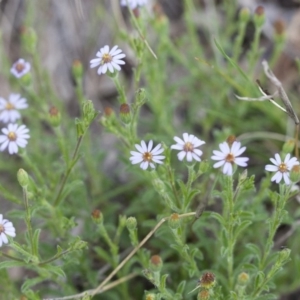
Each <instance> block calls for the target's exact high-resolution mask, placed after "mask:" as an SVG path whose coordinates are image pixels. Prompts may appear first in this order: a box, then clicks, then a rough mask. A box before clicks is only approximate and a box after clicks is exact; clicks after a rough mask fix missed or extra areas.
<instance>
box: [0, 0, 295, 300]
mask: <svg viewBox="0 0 300 300" xmlns="http://www.w3.org/2000/svg"><path fill="white" fill-rule="evenodd" d="M259 5H263V6H264V9H265V10H264V16H263V17H264V22H263V23H264V24H263V25H262V26H261V27H260V26H257V25H256V24H255V21H254V18H255V17H254V16H255V9H256V8H257V6H259ZM299 6H300V4H299V3H298V2H297V1H292V0H286V1H279V0H277V1H275V0H274V1H267V0H265V1H255V0H247V1H243V0H240V1H237V0H236V1H225V0H223V1H221V0H219V1H212V0H199V1H197V0H184V1H183V0H157V1H150V0H149V3H148V5H147V7H146V8H145V9H144V8H143V9H142V10H141V11H140V17H139V18H140V23H141V26H142V28H143V32H144V34H145V37H146V39H147V41H148V43H149V44H150V46H151V48H152V49H153V50H154V52H155V53H156V55H157V57H158V58H157V59H155V58H154V57H153V56H152V55H151V53H150V52H149V51H148V50H147V49H146V48H145V47H144V46H143V43H141V41H140V40H139V38H138V35H137V32H136V30H135V29H134V28H133V26H132V24H131V22H130V14H129V12H128V10H127V9H126V8H121V7H120V6H119V1H118V0H111V1H104V0H100V1H99V0H84V1H82V0H72V1H71V0H69V1H68V0H65V1H56V0H47V1H38V0H31V1H25V0H23V1H21V0H9V1H8V0H2V1H0V9H1V15H0V22H1V27H0V31H1V47H0V69H1V71H0V87H1V94H0V96H2V97H6V98H7V97H8V94H9V93H11V92H19V93H21V94H22V95H23V96H24V97H26V98H27V99H28V102H29V105H30V109H28V110H26V112H25V113H24V118H23V121H24V123H28V124H30V125H28V127H30V130H31V136H32V137H31V139H30V141H29V145H28V147H27V156H28V157H30V159H28V158H26V157H23V159H21V158H20V157H18V156H14V157H11V156H9V155H8V154H7V153H1V156H2V159H0V176H1V177H0V178H1V182H0V183H1V187H2V188H1V194H2V195H0V196H1V199H0V201H1V202H0V203H1V213H4V212H9V213H8V214H7V215H8V216H9V217H10V219H13V218H17V217H19V220H18V221H14V223H16V227H17V232H18V235H17V239H18V241H19V242H20V243H22V242H21V241H22V234H24V230H25V229H24V228H23V222H22V214H21V213H20V212H19V210H20V209H22V206H20V203H21V199H22V198H21V194H22V191H21V189H20V188H19V186H18V183H17V180H16V173H17V171H18V169H19V168H24V169H25V170H27V171H28V172H29V174H30V175H31V176H32V177H33V180H34V182H35V189H34V194H35V196H34V201H35V203H34V204H33V205H36V206H37V207H38V206H41V207H43V208H42V214H41V215H39V214H37V215H36V218H35V219H34V221H33V226H34V227H36V228H41V229H42V234H41V243H42V245H43V247H42V248H41V251H42V252H43V253H42V254H43V255H44V256H45V257H49V256H50V253H51V252H53V251H55V249H56V245H57V244H60V245H65V244H67V243H68V242H70V237H69V236H72V237H75V236H77V235H80V236H81V238H82V239H83V240H84V241H86V242H88V249H86V250H84V251H83V252H79V253H72V260H71V261H69V262H68V264H67V265H65V266H64V271H65V273H66V274H67V277H66V278H65V279H64V281H60V282H57V281H50V280H49V281H44V282H43V283H40V284H39V285H37V286H36V287H35V288H33V289H34V290H39V291H40V294H41V295H44V296H47V295H52V296H55V295H56V294H57V296H66V295H69V294H74V293H79V292H82V291H84V290H86V289H90V288H92V287H96V286H97V285H98V283H99V282H101V281H102V280H103V278H105V276H106V275H107V273H108V270H109V269H110V261H109V259H110V258H109V257H107V256H108V254H107V253H108V247H107V246H106V244H105V243H103V241H102V240H101V239H100V237H99V235H98V234H96V232H95V230H94V224H93V222H92V221H91V218H90V214H91V212H92V211H93V209H95V208H98V209H100V210H101V212H102V213H103V216H104V222H105V226H106V228H107V230H108V233H109V234H110V235H111V236H114V235H115V233H116V230H117V227H118V223H119V221H118V220H119V216H120V215H126V216H134V217H136V218H137V221H138V224H139V237H140V238H142V237H144V236H145V235H146V234H147V233H148V231H149V230H150V229H151V228H152V227H153V226H154V225H155V224H156V222H157V221H156V220H157V218H158V216H161V215H164V214H168V213H171V211H170V210H167V209H166V208H165V206H164V205H163V204H162V200H161V199H160V197H159V195H158V194H157V192H156V191H154V190H153V188H152V184H151V180H150V178H149V176H148V175H147V174H141V170H140V169H139V168H136V167H133V166H130V165H129V150H131V149H130V148H128V147H126V145H124V144H122V142H121V140H120V139H119V138H117V137H116V136H115V135H113V134H111V133H110V132H108V130H106V128H104V126H102V125H101V122H99V120H100V121H101V119H102V118H103V117H105V113H104V111H105V109H107V107H110V108H111V109H113V111H114V112H115V113H116V115H117V116H118V114H119V102H118V100H117V97H118V92H117V90H116V88H115V86H114V84H113V82H112V81H111V79H110V78H109V77H108V76H98V75H97V74H96V71H95V69H89V61H90V60H91V59H92V58H94V56H95V53H96V52H97V51H98V49H99V48H100V47H103V46H104V45H106V44H108V45H111V47H112V46H113V45H115V44H117V45H119V47H120V48H121V49H122V50H123V51H124V53H126V58H125V61H126V64H125V66H123V67H122V71H121V72H120V74H119V78H120V81H121V82H122V85H123V86H124V88H125V91H126V96H127V100H128V103H129V104H130V103H133V102H134V99H135V97H136V91H137V89H138V88H144V89H145V91H146V96H147V103H146V104H145V105H144V106H143V108H142V110H141V113H140V118H139V123H138V134H139V137H140V139H145V140H149V139H153V140H155V142H157V143H158V142H163V143H164V144H165V145H167V146H169V145H171V143H172V139H173V136H174V135H177V136H181V134H182V133H183V132H189V133H191V134H194V135H196V136H197V137H199V138H201V139H202V140H204V141H206V145H205V150H204V155H203V159H209V157H210V155H211V152H212V150H213V149H216V148H217V145H218V144H219V143H220V142H222V141H224V140H225V139H226V138H227V137H228V135H230V134H234V135H236V136H237V137H238V139H239V140H240V141H241V142H242V144H243V145H246V146H247V156H249V157H250V165H249V169H248V174H250V175H253V174H255V176H256V177H255V185H256V187H257V190H259V191H261V195H263V193H264V191H263V188H264V184H265V183H264V182H263V181H262V178H263V177H264V166H265V165H266V164H267V163H268V160H269V158H270V157H272V156H273V154H274V153H277V152H280V150H281V148H282V144H283V142H284V141H286V140H288V139H291V138H292V137H293V135H294V124H293V121H292V120H289V118H288V117H287V115H285V114H284V113H283V112H282V111H280V110H278V109H276V108H275V107H274V106H272V104H271V103H269V102H244V101H239V100H237V99H236V97H235V94H238V95H240V96H249V97H257V96H259V92H258V89H257V86H256V83H255V80H256V79H260V81H261V82H262V84H263V85H264V86H266V87H267V88H268V89H269V90H270V91H271V92H272V91H274V87H272V86H269V82H268V81H267V80H266V78H265V75H264V74H263V70H262V67H261V61H262V60H263V59H266V60H267V61H269V63H270V66H271V68H272V69H273V70H274V73H275V74H276V76H278V78H279V79H280V80H281V81H282V83H283V86H284V87H285V89H286V91H287V92H288V95H289V97H290V100H291V102H292V103H293V105H294V108H295V109H296V111H297V112H298V113H299V110H300V106H299V105H298V102H299V70H298V66H299V64H298V61H297V57H298V56H299V53H300V40H299V35H298V33H299V19H300V10H299ZM245 7H247V8H248V10H246V9H245ZM256 17H257V16H256ZM28 28H33V29H34V31H35V32H36V35H37V38H38V43H37V49H36V53H35V55H30V54H29V53H28V51H27V49H26V47H25V46H24V45H25V44H24V41H23V39H24V36H26V30H27V29H28ZM256 42H257V43H256ZM138 47H140V48H141V50H140V52H138V51H137V49H138ZM222 52H223V53H222ZM226 55H228V56H229V57H230V58H231V59H230V60H228V59H227V58H226ZM20 57H23V58H25V59H27V60H29V61H31V62H32V64H33V81H34V82H35V85H34V89H33V91H31V92H29V91H28V90H26V89H24V88H22V87H20V86H19V85H18V83H16V81H14V80H13V79H12V78H11V77H10V75H9V70H10V66H11V64H12V63H13V62H14V61H16V60H17V59H18V58H20ZM75 60H79V61H80V62H81V63H82V66H83V78H82V90H81V89H78V82H77V81H76V80H75V79H74V76H73V75H72V65H73V63H74V61H75ZM238 66H239V67H238ZM239 68H240V69H239ZM139 72H140V76H138V74H139ZM80 84H81V83H80ZM272 89H273V90H272ZM81 92H83V94H84V97H85V98H86V99H91V100H92V101H93V103H94V106H95V108H96V109H97V110H99V111H100V116H99V118H98V119H97V121H96V122H94V123H93V124H92V126H91V130H90V132H89V133H88V135H87V136H86V138H85V141H84V143H83V145H82V148H81V153H82V157H81V158H80V160H79V162H78V164H77V165H76V167H75V168H74V170H73V171H72V174H71V176H70V179H69V182H70V185H69V186H68V187H67V191H68V193H66V195H64V197H65V200H64V202H63V205H62V206H61V207H60V208H61V209H60V210H56V211H55V212H54V213H53V214H51V213H49V212H48V211H47V209H48V208H47V207H46V206H45V201H49V202H51V201H52V200H53V199H54V198H55V195H56V192H57V186H58V183H59V181H60V179H61V176H62V174H63V173H64V170H65V165H64V163H63V161H64V160H63V157H64V151H65V153H67V154H66V155H67V156H68V155H69V156H70V155H71V154H72V152H73V150H74V148H75V145H76V127H75V124H74V119H75V117H79V116H80V105H79V98H80V93H81ZM52 105H55V106H57V107H58V108H59V109H60V111H61V114H62V124H61V132H60V133H57V132H56V130H55V129H53V128H52V127H51V125H50V124H49V122H48V121H47V117H46V114H45V111H46V110H47V109H48V108H50V107H51V106H52ZM60 134H61V136H60ZM37 137H38V138H37ZM60 138H61V139H60ZM62 140H63V142H62ZM137 142H138V141H137ZM62 145H64V146H62ZM171 157H172V167H173V168H174V169H175V170H176V175H177V176H178V177H179V178H182V179H186V177H187V171H186V168H185V166H183V165H182V164H179V163H177V162H176V160H177V159H176V155H175V153H172V156H171ZM36 168H37V170H36ZM206 184H207V185H208V184H209V178H204V179H203V181H201V182H199V187H201V188H202V190H204V193H205V185H206ZM10 193H12V194H13V195H14V197H13V196H10ZM7 200H10V201H7ZM199 201H200V196H199V197H196V198H195V199H194V200H193V203H192V204H191V209H192V210H195V209H196V207H197V205H198V204H199ZM245 201H246V202H247V203H246V204H245V205H246V206H248V207H249V209H251V205H252V201H253V198H251V197H250V198H247V199H245ZM259 201H261V203H260V208H259V209H258V211H257V212H255V213H257V216H256V220H255V222H254V225H253V227H251V229H250V230H249V231H247V233H246V234H245V237H244V240H243V239H242V240H241V241H240V244H239V245H237V249H241V250H240V252H239V251H237V253H236V256H237V260H239V259H241V260H242V256H243V255H244V252H243V247H244V244H243V242H245V243H246V242H249V241H251V242H255V243H257V244H261V245H263V243H264V239H265V236H264V235H263V234H261V235H260V233H261V230H262V232H264V230H263V229H262V228H263V227H264V226H265V224H264V220H265V219H266V218H267V217H268V215H269V214H270V213H271V212H272V203H271V202H270V200H268V197H267V195H264V196H261V197H260V199H259ZM299 201H300V200H299V199H298V198H297V197H295V198H293V199H291V201H290V202H289V203H288V205H287V210H288V211H289V217H287V218H286V220H285V224H283V225H282V226H281V227H280V230H279V231H278V234H277V236H276V240H275V241H274V243H275V247H277V249H279V248H280V246H288V247H289V248H291V249H292V255H293V257H292V259H293V263H289V264H287V265H286V268H285V269H284V270H283V271H282V272H281V273H280V275H279V276H278V280H277V282H276V287H275V291H276V293H277V294H278V297H279V298H278V299H281V300H284V299H288V300H292V299H300V292H299V291H298V289H299V287H300V279H299V278H300V276H299V272H300V257H299V253H298V250H299V247H300V245H299V239H297V236H298V235H299V229H298V228H297V224H298V223H299V222H297V220H298V219H299V215H300V210H299ZM262 208H263V209H262ZM208 210H214V211H220V204H219V203H218V201H217V199H210V202H209V206H208ZM56 218H58V219H60V220H63V221H61V222H60V223H59V226H58V224H56ZM295 224H296V225H295ZM119 228H120V227H119ZM43 229H47V231H46V230H43ZM166 230H167V228H161V230H159V231H158V233H157V234H156V235H155V238H153V239H152V240H151V241H149V242H148V243H147V244H146V246H145V249H146V252H147V253H148V254H149V255H153V254H159V255H160V256H161V257H162V258H163V260H164V271H165V273H169V274H172V279H170V280H169V281H168V285H169V286H170V287H172V288H174V289H175V290H176V285H178V283H179V282H180V281H181V280H183V279H185V280H187V281H188V288H187V290H192V289H193V287H194V286H195V285H196V280H197V279H198V278H197V276H199V274H195V275H194V278H189V275H188V272H187V270H186V268H184V267H182V261H181V258H180V257H179V255H178V254H176V252H174V250H173V249H172V248H170V247H168V246H169V245H170V244H171V243H172V235H170V234H168V233H167V232H165V231H166ZM217 230H219V227H218V225H217V224H215V223H214V222H211V223H210V221H209V220H208V219H207V217H204V218H203V219H199V220H198V221H197V223H196V224H195V225H194V226H191V225H188V230H187V233H186V234H187V240H188V242H189V243H190V244H191V245H193V247H195V248H199V251H200V253H201V255H200V254H199V257H198V263H199V265H198V268H199V269H200V270H207V269H211V270H214V268H217V266H216V261H218V262H219V258H218V259H216V258H215V257H214V255H215V254H214V251H212V249H216V248H217V247H218V246H216V241H215V234H214V232H215V231H217ZM22 231H23V233H22ZM129 248H130V241H129V238H128V234H127V232H125V231H122V234H121V236H120V244H119V251H120V257H124V256H125V255H126V254H127V253H128V249H129ZM105 251H106V252H105ZM215 251H216V252H215V253H216V254H217V253H218V251H217V250H215ZM135 268H136V269H137V270H140V269H139V264H138V263H137V260H136V259H133V260H132V261H131V262H130V263H129V264H128V265H127V266H126V267H125V268H124V269H123V270H121V272H120V276H124V275H125V274H128V273H130V272H131V271H132V270H133V269H135ZM221 270H222V267H221V268H219V271H220V272H221ZM34 276H35V275H34V271H30V270H28V269H26V268H15V269H11V270H10V271H9V272H8V273H7V272H6V271H5V270H2V271H1V277H2V279H3V282H5V285H2V284H1V285H0V292H1V293H2V295H9V296H4V298H1V299H16V297H17V295H20V291H19V288H20V286H21V285H22V284H23V283H24V280H25V279H27V278H28V279H29V278H32V277H34ZM220 276H222V275H220ZM2 279H1V280H2ZM4 280H5V281H4ZM132 287H134V289H132ZM152 288H153V285H152V284H150V283H149V282H148V281H147V280H146V279H145V278H143V277H142V276H139V277H136V278H135V279H133V281H131V282H129V283H127V284H123V285H120V286H119V287H117V288H115V289H113V290H111V291H109V292H107V293H106V294H103V295H98V296H95V299H141V298H142V295H143V293H144V290H150V289H152ZM5 297H10V298H5ZM188 297H192V296H190V295H189V296H187V298H186V299H188Z"/></svg>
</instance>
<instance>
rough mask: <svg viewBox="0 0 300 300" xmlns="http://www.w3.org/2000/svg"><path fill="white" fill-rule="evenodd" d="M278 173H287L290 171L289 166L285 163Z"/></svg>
mask: <svg viewBox="0 0 300 300" xmlns="http://www.w3.org/2000/svg"><path fill="white" fill-rule="evenodd" d="M278 171H279V172H281V173H285V172H287V171H288V168H287V165H286V164H285V163H281V164H280V165H279V167H278Z"/></svg>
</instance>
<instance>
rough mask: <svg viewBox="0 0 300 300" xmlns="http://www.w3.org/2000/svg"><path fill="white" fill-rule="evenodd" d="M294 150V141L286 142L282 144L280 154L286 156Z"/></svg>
mask: <svg viewBox="0 0 300 300" xmlns="http://www.w3.org/2000/svg"><path fill="white" fill-rule="evenodd" d="M294 148H295V140H288V141H286V142H285V143H284V144H283V147H282V152H283V153H284V154H288V153H291V152H293V150H294Z"/></svg>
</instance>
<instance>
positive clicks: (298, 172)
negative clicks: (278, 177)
mask: <svg viewBox="0 0 300 300" xmlns="http://www.w3.org/2000/svg"><path fill="white" fill-rule="evenodd" d="M290 179H291V181H292V182H294V183H296V182H298V181H300V166H299V165H294V166H293V167H292V170H291V172H290Z"/></svg>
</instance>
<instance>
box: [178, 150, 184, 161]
mask: <svg viewBox="0 0 300 300" xmlns="http://www.w3.org/2000/svg"><path fill="white" fill-rule="evenodd" d="M185 156H186V152H185V151H181V152H179V153H178V154H177V157H178V159H179V160H183V159H184V158H185Z"/></svg>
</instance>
